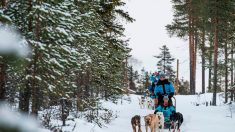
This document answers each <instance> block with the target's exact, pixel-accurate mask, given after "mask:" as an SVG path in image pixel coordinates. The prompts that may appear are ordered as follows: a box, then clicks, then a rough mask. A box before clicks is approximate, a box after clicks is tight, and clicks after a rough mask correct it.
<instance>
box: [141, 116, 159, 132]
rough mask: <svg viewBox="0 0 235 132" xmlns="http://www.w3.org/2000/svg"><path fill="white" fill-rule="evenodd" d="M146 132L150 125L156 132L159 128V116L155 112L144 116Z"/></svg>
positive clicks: (152, 130) (152, 131)
mask: <svg viewBox="0 0 235 132" xmlns="http://www.w3.org/2000/svg"><path fill="white" fill-rule="evenodd" d="M144 121H145V128H146V132H148V127H149V128H150V131H151V132H156V131H157V130H158V128H159V122H160V120H159V118H158V116H157V115H155V114H149V115H147V116H145V117H144Z"/></svg>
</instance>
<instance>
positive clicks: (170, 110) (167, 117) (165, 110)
mask: <svg viewBox="0 0 235 132" xmlns="http://www.w3.org/2000/svg"><path fill="white" fill-rule="evenodd" d="M156 111H157V112H163V115H164V119H165V122H167V121H170V116H171V114H172V113H173V112H175V107H174V106H163V105H159V106H158V107H157V108H156Z"/></svg>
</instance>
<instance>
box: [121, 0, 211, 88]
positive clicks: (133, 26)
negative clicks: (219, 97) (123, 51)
mask: <svg viewBox="0 0 235 132" xmlns="http://www.w3.org/2000/svg"><path fill="white" fill-rule="evenodd" d="M170 1H171V0H126V3H127V5H126V7H125V8H124V9H125V10H126V11H128V12H129V14H130V15H131V16H132V17H133V18H134V19H136V21H135V22H134V23H130V24H127V25H126V31H125V34H126V36H127V38H130V43H129V44H130V47H131V48H132V52H131V55H133V57H134V58H136V59H138V60H139V61H141V62H142V64H141V66H136V67H135V69H136V70H140V69H141V68H142V67H145V69H146V70H148V71H152V72H153V71H156V70H157V66H156V63H157V59H156V58H154V57H153V56H154V55H158V54H159V48H160V47H161V46H162V45H164V44H165V45H167V47H168V48H169V49H170V52H171V54H172V56H173V57H174V58H176V59H179V62H180V67H179V77H180V78H181V77H184V78H185V79H187V80H189V50H188V41H185V40H182V39H179V38H176V37H173V38H170V37H169V35H168V34H167V31H166V29H165V26H166V25H167V24H171V22H172V19H173V9H172V4H171V2H170ZM175 62H176V61H175ZM199 62H200V58H199V56H198V65H197V77H196V78H197V81H196V83H197V91H201V65H200V63H199ZM174 65H175V66H174V68H175V70H176V63H175V64H174ZM206 84H207V83H206Z"/></svg>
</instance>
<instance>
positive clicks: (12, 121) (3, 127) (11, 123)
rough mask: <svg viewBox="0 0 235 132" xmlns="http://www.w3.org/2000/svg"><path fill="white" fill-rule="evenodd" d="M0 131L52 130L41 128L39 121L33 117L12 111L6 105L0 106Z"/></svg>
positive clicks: (29, 131) (36, 131) (43, 131)
mask: <svg viewBox="0 0 235 132" xmlns="http://www.w3.org/2000/svg"><path fill="white" fill-rule="evenodd" d="M0 117H1V118H0V131H1V132H3V131H17V132H18V131H19V132H50V131H49V130H45V129H41V128H39V126H38V122H37V121H36V120H34V119H33V118H31V117H29V116H26V115H22V114H19V113H15V112H12V110H10V109H9V108H7V107H6V106H4V105H1V106H0Z"/></svg>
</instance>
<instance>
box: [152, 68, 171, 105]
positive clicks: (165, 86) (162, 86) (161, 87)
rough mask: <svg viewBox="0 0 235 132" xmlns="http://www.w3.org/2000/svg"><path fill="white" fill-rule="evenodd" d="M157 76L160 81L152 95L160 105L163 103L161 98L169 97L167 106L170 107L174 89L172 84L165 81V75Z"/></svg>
mask: <svg viewBox="0 0 235 132" xmlns="http://www.w3.org/2000/svg"><path fill="white" fill-rule="evenodd" d="M159 76H160V79H159V80H158V82H157V84H156V86H155V88H154V94H155V95H156V96H157V99H158V102H159V103H160V104H161V103H163V96H165V95H167V96H168V97H169V105H172V100H171V98H172V97H173V96H174V93H175V89H174V87H173V85H172V83H171V82H169V81H168V79H166V75H165V73H163V72H161V73H160V74H159Z"/></svg>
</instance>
